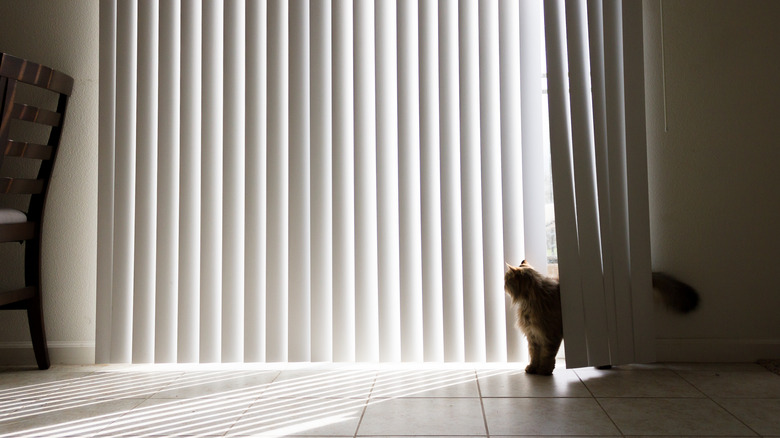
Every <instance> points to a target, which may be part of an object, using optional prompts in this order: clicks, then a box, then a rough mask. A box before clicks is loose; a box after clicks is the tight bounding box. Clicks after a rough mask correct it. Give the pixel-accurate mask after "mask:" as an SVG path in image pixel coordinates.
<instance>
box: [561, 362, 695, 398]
mask: <svg viewBox="0 0 780 438" xmlns="http://www.w3.org/2000/svg"><path fill="white" fill-rule="evenodd" d="M576 373H577V375H578V376H579V377H580V379H581V380H582V382H583V383H584V384H585V386H586V387H587V388H588V390H590V392H591V393H592V394H593V396H595V397H704V394H702V393H701V391H699V390H698V389H696V388H695V387H694V386H693V385H691V384H690V383H688V382H687V381H686V380H685V379H683V378H682V377H680V376H678V375H677V374H676V373H675V372H674V371H671V370H663V369H657V370H637V369H624V368H618V367H615V368H612V369H610V370H597V369H595V368H582V369H578V370H576Z"/></svg>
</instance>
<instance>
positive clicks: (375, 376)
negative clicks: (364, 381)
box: [352, 371, 379, 438]
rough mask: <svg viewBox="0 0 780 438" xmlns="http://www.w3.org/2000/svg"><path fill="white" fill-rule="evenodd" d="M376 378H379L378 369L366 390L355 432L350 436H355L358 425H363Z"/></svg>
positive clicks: (358, 428)
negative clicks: (366, 393)
mask: <svg viewBox="0 0 780 438" xmlns="http://www.w3.org/2000/svg"><path fill="white" fill-rule="evenodd" d="M377 380H379V371H377V372H376V374H374V383H372V384H371V389H369V390H368V396H367V397H366V403H365V404H364V405H363V410H362V411H361V412H360V419H359V420H358V423H357V427H355V434H354V435H352V438H357V436H358V432H359V431H360V426H361V425H363V417H365V416H366V411H367V410H368V404H369V403H371V395H372V394H373V393H374V388H375V387H376V381H377Z"/></svg>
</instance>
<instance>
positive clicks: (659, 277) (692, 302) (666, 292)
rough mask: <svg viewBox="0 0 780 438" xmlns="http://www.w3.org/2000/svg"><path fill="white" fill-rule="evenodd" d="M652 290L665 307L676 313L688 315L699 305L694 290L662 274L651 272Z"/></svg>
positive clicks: (697, 295)
mask: <svg viewBox="0 0 780 438" xmlns="http://www.w3.org/2000/svg"><path fill="white" fill-rule="evenodd" d="M653 288H655V289H656V290H657V291H658V295H659V296H660V297H661V301H662V302H663V303H664V304H665V305H666V307H669V308H670V309H673V310H675V311H677V312H680V313H688V312H691V311H692V310H694V309H695V308H696V306H698V305H699V294H698V293H697V292H696V290H695V289H694V288H692V287H690V286H688V285H687V284H685V283H683V282H682V281H680V280H678V279H676V278H674V277H672V276H671V275H668V274H664V273H663V272H653Z"/></svg>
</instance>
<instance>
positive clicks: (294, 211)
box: [288, 0, 311, 362]
mask: <svg viewBox="0 0 780 438" xmlns="http://www.w3.org/2000/svg"><path fill="white" fill-rule="evenodd" d="M309 89H310V87H309V2H308V0H293V1H292V2H291V4H290V119H289V120H290V158H289V159H290V164H289V166H290V189H289V190H290V195H289V196H290V216H289V218H290V242H289V245H290V261H289V266H290V268H289V278H290V280H289V287H290V289H289V292H288V295H289V312H290V319H289V322H288V324H289V334H290V339H289V341H288V349H289V351H290V356H289V360H290V361H293V362H301V361H309V360H311V196H310V190H311V187H310V184H311V183H310V165H309V163H310V162H311V158H310V154H309V151H310V143H311V140H310V139H311V137H310V133H309V126H310V120H311V109H310V106H309V102H310V100H311V96H310V93H309Z"/></svg>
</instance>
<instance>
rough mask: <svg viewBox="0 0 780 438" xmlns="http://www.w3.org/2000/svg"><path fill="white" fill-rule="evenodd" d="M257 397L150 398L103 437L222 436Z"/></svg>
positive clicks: (101, 433)
mask: <svg viewBox="0 0 780 438" xmlns="http://www.w3.org/2000/svg"><path fill="white" fill-rule="evenodd" d="M253 402H254V397H249V396H247V397H238V398H236V397H228V398H221V399H220V398H200V399H198V398H188V399H183V400H167V399H148V400H145V401H144V402H143V403H141V404H140V405H138V406H137V407H136V408H135V409H133V410H132V411H131V412H129V413H127V414H126V415H124V416H123V417H122V418H119V419H117V420H116V421H115V422H113V423H112V424H110V425H108V426H107V427H106V428H104V429H102V430H101V431H100V433H99V435H100V436H112V437H114V436H127V437H138V436H156V437H170V436H222V435H224V434H225V433H227V431H228V430H229V429H230V427H231V426H233V424H235V422H236V421H238V419H239V418H240V417H241V416H242V415H243V414H244V412H246V411H247V409H249V407H250V406H251V405H252V403H253Z"/></svg>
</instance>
